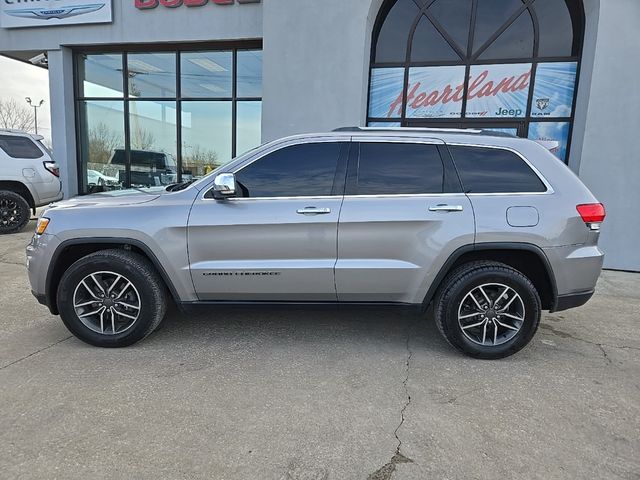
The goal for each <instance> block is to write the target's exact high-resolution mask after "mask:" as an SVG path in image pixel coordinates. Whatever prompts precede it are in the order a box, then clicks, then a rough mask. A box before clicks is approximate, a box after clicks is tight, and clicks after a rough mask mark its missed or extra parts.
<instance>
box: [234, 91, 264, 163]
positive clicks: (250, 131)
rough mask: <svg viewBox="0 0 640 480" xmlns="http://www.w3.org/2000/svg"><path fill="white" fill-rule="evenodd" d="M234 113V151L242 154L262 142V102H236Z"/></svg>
mask: <svg viewBox="0 0 640 480" xmlns="http://www.w3.org/2000/svg"><path fill="white" fill-rule="evenodd" d="M236 115H237V127H236V152H237V155H242V154H243V153H244V152H247V151H249V150H251V149H252V148H254V147H257V146H258V145H260V144H261V143H262V142H261V137H262V133H261V124H262V102H238V106H237V113H236Z"/></svg>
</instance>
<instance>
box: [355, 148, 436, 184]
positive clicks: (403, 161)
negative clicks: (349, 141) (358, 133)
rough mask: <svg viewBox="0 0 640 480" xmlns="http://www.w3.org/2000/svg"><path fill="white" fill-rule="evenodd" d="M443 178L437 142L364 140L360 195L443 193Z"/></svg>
mask: <svg viewBox="0 0 640 480" xmlns="http://www.w3.org/2000/svg"><path fill="white" fill-rule="evenodd" d="M443 180H444V169H443V166H442V160H441V159H440V154H439V152H438V147H436V146H435V145H417V144H407V143H361V144H360V162H359V168H358V188H357V192H358V194H359V195H392V194H418V193H442V190H443V187H442V185H443Z"/></svg>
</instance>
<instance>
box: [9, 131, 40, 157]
mask: <svg viewBox="0 0 640 480" xmlns="http://www.w3.org/2000/svg"><path fill="white" fill-rule="evenodd" d="M0 148H1V149H2V150H3V151H4V153H6V154H7V155H9V156H10V157H13V158H40V157H42V156H43V155H44V154H43V153H42V150H40V149H39V148H38V147H37V146H36V145H35V143H33V142H32V141H31V139H29V138H27V137H17V136H14V135H0Z"/></svg>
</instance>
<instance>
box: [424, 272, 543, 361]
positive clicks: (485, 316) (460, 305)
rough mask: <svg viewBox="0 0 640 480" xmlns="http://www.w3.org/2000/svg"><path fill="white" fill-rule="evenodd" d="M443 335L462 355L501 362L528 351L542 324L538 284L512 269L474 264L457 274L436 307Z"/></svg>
mask: <svg viewBox="0 0 640 480" xmlns="http://www.w3.org/2000/svg"><path fill="white" fill-rule="evenodd" d="M434 307H435V308H434V311H435V320H436V324H437V326H438V329H439V330H440V333H442V335H443V336H444V337H445V338H446V339H447V341H448V342H449V343H450V344H451V345H452V346H454V347H455V348H457V349H458V350H460V351H461V352H463V353H465V354H467V355H469V356H471V357H475V358H485V359H497V358H504V357H508V356H509V355H513V354H514V353H516V352H517V351H519V350H520V349H522V348H524V347H525V346H526V345H527V344H528V343H529V341H530V340H531V338H532V337H533V335H534V334H535V332H536V330H537V329H538V324H539V323H540V314H541V306H540V297H539V295H538V292H537V290H536V288H535V287H534V285H533V283H531V281H530V280H529V279H528V278H527V277H525V276H524V275H523V274H522V273H520V272H519V271H517V270H515V269H513V268H511V267H509V266H508V265H505V264H502V263H498V262H490V261H481V262H471V263H468V264H465V265H462V266H461V267H459V268H457V269H456V270H454V271H453V272H451V273H450V274H449V275H448V276H447V277H446V278H445V280H444V281H443V284H442V286H441V288H440V290H439V291H438V294H437V295H436V298H435V302H434Z"/></svg>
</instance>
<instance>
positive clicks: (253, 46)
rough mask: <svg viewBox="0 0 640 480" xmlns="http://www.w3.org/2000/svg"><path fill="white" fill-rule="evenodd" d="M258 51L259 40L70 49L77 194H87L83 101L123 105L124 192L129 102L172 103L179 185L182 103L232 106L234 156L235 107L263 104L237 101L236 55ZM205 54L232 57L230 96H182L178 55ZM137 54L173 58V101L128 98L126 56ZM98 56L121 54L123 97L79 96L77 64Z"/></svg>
mask: <svg viewBox="0 0 640 480" xmlns="http://www.w3.org/2000/svg"><path fill="white" fill-rule="evenodd" d="M249 50H260V51H261V52H262V51H263V45H262V39H248V40H242V41H222V42H202V43H199V42H196V43H189V44H187V43H162V44H135V45H131V44H114V45H108V46H103V45H93V46H82V47H76V48H73V49H72V53H73V79H74V86H73V88H74V109H75V125H76V128H75V139H76V163H77V173H78V192H79V194H80V195H85V194H87V193H89V192H85V190H86V187H87V185H86V178H85V175H84V167H83V148H82V132H81V131H80V127H81V126H82V121H81V119H82V103H83V102H85V101H121V102H123V105H124V111H123V115H124V144H125V145H124V149H125V172H126V173H125V178H126V184H125V188H129V187H128V186H130V185H131V166H132V163H131V162H132V159H131V150H135V149H132V148H131V138H130V137H131V125H130V108H129V107H130V102H135V101H141V102H147V101H148V102H154V101H156V102H160V101H169V102H175V105H176V125H175V129H176V155H175V161H176V170H177V172H176V173H177V180H176V181H177V182H181V181H182V176H183V173H182V169H183V163H182V160H183V158H182V157H183V155H182V103H183V102H197V101H203V102H206V101H210V102H211V101H221V102H231V125H232V126H231V158H232V159H233V158H235V156H236V155H237V145H236V143H237V104H238V103H239V102H244V101H260V102H261V101H262V98H263V97H262V96H260V97H240V96H238V95H237V83H238V82H237V72H238V63H237V62H238V51H249ZM207 51H231V53H232V62H233V63H232V69H233V71H232V92H231V96H225V97H215V96H210V97H192V96H183V95H182V86H181V54H182V53H183V52H185V53H188V52H207ZM136 53H172V54H174V55H175V62H176V69H175V70H176V94H175V96H172V97H147V96H144V97H131V96H130V95H129V81H128V78H127V71H128V55H129V54H136ZM97 54H120V55H121V56H122V72H121V73H122V81H123V85H122V88H123V92H122V96H118V97H94V96H81V95H80V92H81V91H82V90H81V82H82V81H83V79H82V78H80V75H79V71H80V69H79V64H80V62H81V60H82V56H83V55H97Z"/></svg>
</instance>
